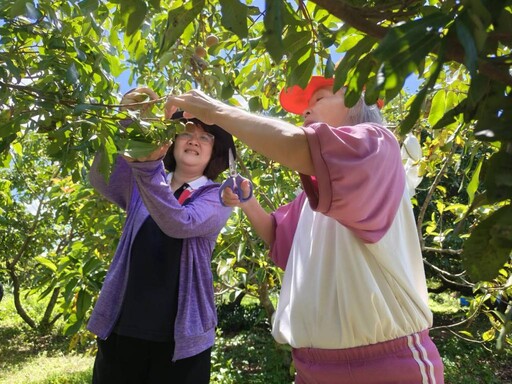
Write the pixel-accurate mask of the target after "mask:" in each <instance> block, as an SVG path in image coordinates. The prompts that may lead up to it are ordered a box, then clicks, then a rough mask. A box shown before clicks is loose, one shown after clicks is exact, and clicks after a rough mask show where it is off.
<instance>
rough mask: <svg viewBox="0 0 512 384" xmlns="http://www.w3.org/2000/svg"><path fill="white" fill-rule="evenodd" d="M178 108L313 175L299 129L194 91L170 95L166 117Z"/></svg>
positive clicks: (299, 170)
mask: <svg viewBox="0 0 512 384" xmlns="http://www.w3.org/2000/svg"><path fill="white" fill-rule="evenodd" d="M177 108H179V109H182V110H183V111H185V112H186V114H185V116H194V117H196V118H198V119H199V120H201V121H203V122H205V123H207V124H217V125H218V126H220V127H222V128H223V129H225V130H226V131H228V132H229V133H231V134H232V135H234V136H236V137H237V138H238V139H239V140H241V141H243V142H244V143H246V144H247V145H248V146H249V147H251V148H252V149H253V150H254V151H256V152H258V153H261V154H262V155H263V156H265V157H267V158H269V159H272V160H275V161H277V162H278V163H280V164H282V165H284V166H286V167H289V168H291V169H293V170H296V171H298V172H300V173H303V174H305V175H313V174H314V168H313V162H312V160H311V154H310V152H309V146H308V141H307V139H306V135H305V133H304V131H303V130H302V129H301V128H298V127H296V126H294V125H292V124H289V123H286V122H284V121H281V120H278V119H273V118H269V117H263V116H258V115H255V114H251V113H249V112H246V111H243V110H241V109H239V108H235V107H232V106H229V105H227V104H224V103H222V102H220V101H218V100H215V99H213V98H211V97H209V96H207V95H205V94H204V93H202V92H200V91H197V90H193V91H190V92H187V93H185V94H183V95H179V96H170V97H169V98H168V100H167V103H166V116H167V117H169V116H171V115H172V113H173V112H174V111H175V110H176V109H177Z"/></svg>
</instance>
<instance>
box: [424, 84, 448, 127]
mask: <svg viewBox="0 0 512 384" xmlns="http://www.w3.org/2000/svg"><path fill="white" fill-rule="evenodd" d="M445 109H446V91H445V90H444V89H440V90H438V91H437V92H436V93H435V95H434V97H433V98H432V104H431V107H430V112H429V114H428V123H429V124H430V125H431V126H434V125H435V124H436V123H437V122H438V121H439V120H441V118H442V117H443V116H444V111H445Z"/></svg>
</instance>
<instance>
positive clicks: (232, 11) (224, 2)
mask: <svg viewBox="0 0 512 384" xmlns="http://www.w3.org/2000/svg"><path fill="white" fill-rule="evenodd" d="M219 2H220V6H221V13H222V17H221V22H222V25H223V26H224V27H225V28H226V29H227V30H229V31H232V32H233V33H235V34H236V35H237V36H238V37H239V38H240V39H245V38H246V37H247V34H248V29H247V11H248V9H247V5H245V4H242V3H240V1H238V0H220V1H219Z"/></svg>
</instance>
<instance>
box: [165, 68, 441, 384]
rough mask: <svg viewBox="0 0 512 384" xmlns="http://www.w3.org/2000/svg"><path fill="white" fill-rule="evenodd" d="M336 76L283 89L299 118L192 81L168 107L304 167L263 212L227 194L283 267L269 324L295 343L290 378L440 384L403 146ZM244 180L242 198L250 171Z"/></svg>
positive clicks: (338, 383)
mask: <svg viewBox="0 0 512 384" xmlns="http://www.w3.org/2000/svg"><path fill="white" fill-rule="evenodd" d="M333 85H334V80H333V79H327V78H323V77H321V76H315V77H313V78H312V79H311V81H310V82H309V84H308V86H307V87H306V88H304V89H302V88H299V87H297V86H295V87H292V88H290V89H285V90H283V92H282V93H281V97H280V101H281V105H282V106H283V108H284V109H285V110H287V111H289V112H292V113H296V114H300V115H302V117H303V119H304V123H303V126H302V127H301V128H297V127H295V126H293V125H291V124H288V123H286V122H284V121H281V120H278V119H272V118H267V117H262V116H256V115H253V114H250V113H248V112H245V111H242V110H239V109H237V108H234V107H231V106H228V105H225V104H223V103H221V102H219V101H217V100H213V99H211V98H209V97H208V96H206V95H204V94H203V93H201V92H199V91H191V92H188V93H186V94H183V95H179V96H174V97H170V98H169V99H168V102H167V110H168V113H169V114H170V113H171V112H172V111H173V110H174V109H176V108H177V107H179V108H181V109H182V110H184V111H186V115H187V116H191V115H193V116H195V117H197V118H199V119H201V120H203V121H208V122H209V123H211V124H218V125H219V126H221V127H222V128H224V129H225V130H226V131H228V132H230V133H231V134H233V135H235V136H236V137H238V138H239V139H240V140H241V141H244V142H245V143H247V144H248V145H249V146H250V147H252V149H253V150H255V151H257V152H260V153H261V154H263V155H264V156H267V157H268V158H270V159H273V160H276V161H278V162H280V163H282V164H283V165H285V166H287V167H289V168H291V169H294V170H296V171H298V172H299V173H300V177H301V181H302V185H303V188H304V192H302V193H301V194H299V196H297V198H296V199H295V200H293V201H292V202H291V203H289V204H287V205H285V206H282V207H280V208H279V209H277V210H276V211H275V212H273V213H271V214H269V213H267V212H265V211H264V210H263V208H262V207H261V206H260V205H259V203H258V202H257V200H256V199H255V198H254V197H253V198H251V199H249V200H248V201H247V202H241V201H240V200H239V199H238V196H237V195H236V194H234V193H232V192H231V191H230V190H228V189H226V190H225V191H224V193H223V201H224V203H225V204H226V205H230V206H240V207H241V208H242V209H243V211H244V212H245V213H246V214H247V217H248V218H249V220H250V221H251V223H252V225H253V226H254V228H255V229H256V231H257V233H258V234H259V235H260V236H261V237H262V239H263V240H264V241H265V242H266V243H267V244H269V246H270V249H271V255H270V256H271V258H272V259H273V260H274V261H275V263H276V264H277V265H278V266H280V267H282V268H283V269H284V271H285V273H284V278H283V282H282V286H281V293H280V296H279V303H278V306H277V310H276V313H275V316H274V318H273V330H272V334H273V336H274V338H275V339H276V340H277V341H278V342H280V343H286V344H289V345H291V347H292V350H293V359H294V363H295V368H296V371H297V377H296V381H295V382H296V383H297V384H304V383H308V384H309V383H322V384H343V383H353V384H360V383H365V384H372V383H374V384H377V383H379V384H381V383H424V384H432V383H438V384H439V383H442V382H443V364H442V360H441V358H440V356H439V353H438V351H437V348H436V347H435V345H434V343H433V342H432V340H431V338H430V337H429V328H430V327H431V325H432V313H431V311H430V309H429V307H428V302H427V287H426V281H425V274H424V268H423V259H422V255H421V251H420V246H419V240H418V237H417V233H416V225H415V220H414V216H413V212H412V207H411V202H410V196H409V193H408V190H407V186H406V182H405V175H404V167H403V165H402V161H401V155H400V147H399V145H398V142H397V140H396V139H395V137H394V136H393V134H392V132H390V131H389V130H388V129H386V128H385V127H383V126H382V120H381V117H380V112H379V109H378V108H377V106H375V105H372V106H368V105H366V104H365V103H364V100H363V99H361V100H359V102H358V103H357V104H356V105H355V106H354V107H353V108H347V107H346V106H345V103H344V89H340V90H339V91H337V92H334V91H333ZM241 189H242V191H244V192H245V195H244V197H245V196H249V188H248V181H245V182H244V183H243V184H242V188H241Z"/></svg>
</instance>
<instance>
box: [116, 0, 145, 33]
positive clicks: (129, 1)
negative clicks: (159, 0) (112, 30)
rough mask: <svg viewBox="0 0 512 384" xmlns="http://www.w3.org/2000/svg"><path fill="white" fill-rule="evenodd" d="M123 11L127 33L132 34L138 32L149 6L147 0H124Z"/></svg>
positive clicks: (122, 3) (122, 2)
mask: <svg viewBox="0 0 512 384" xmlns="http://www.w3.org/2000/svg"><path fill="white" fill-rule="evenodd" d="M120 9H121V13H122V14H123V19H124V20H125V26H126V35H127V36H131V35H133V34H134V33H135V32H137V31H138V30H139V29H140V27H141V25H142V23H144V19H145V18H146V13H147V11H148V6H147V5H146V1H145V0H123V1H121V8H120Z"/></svg>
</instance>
